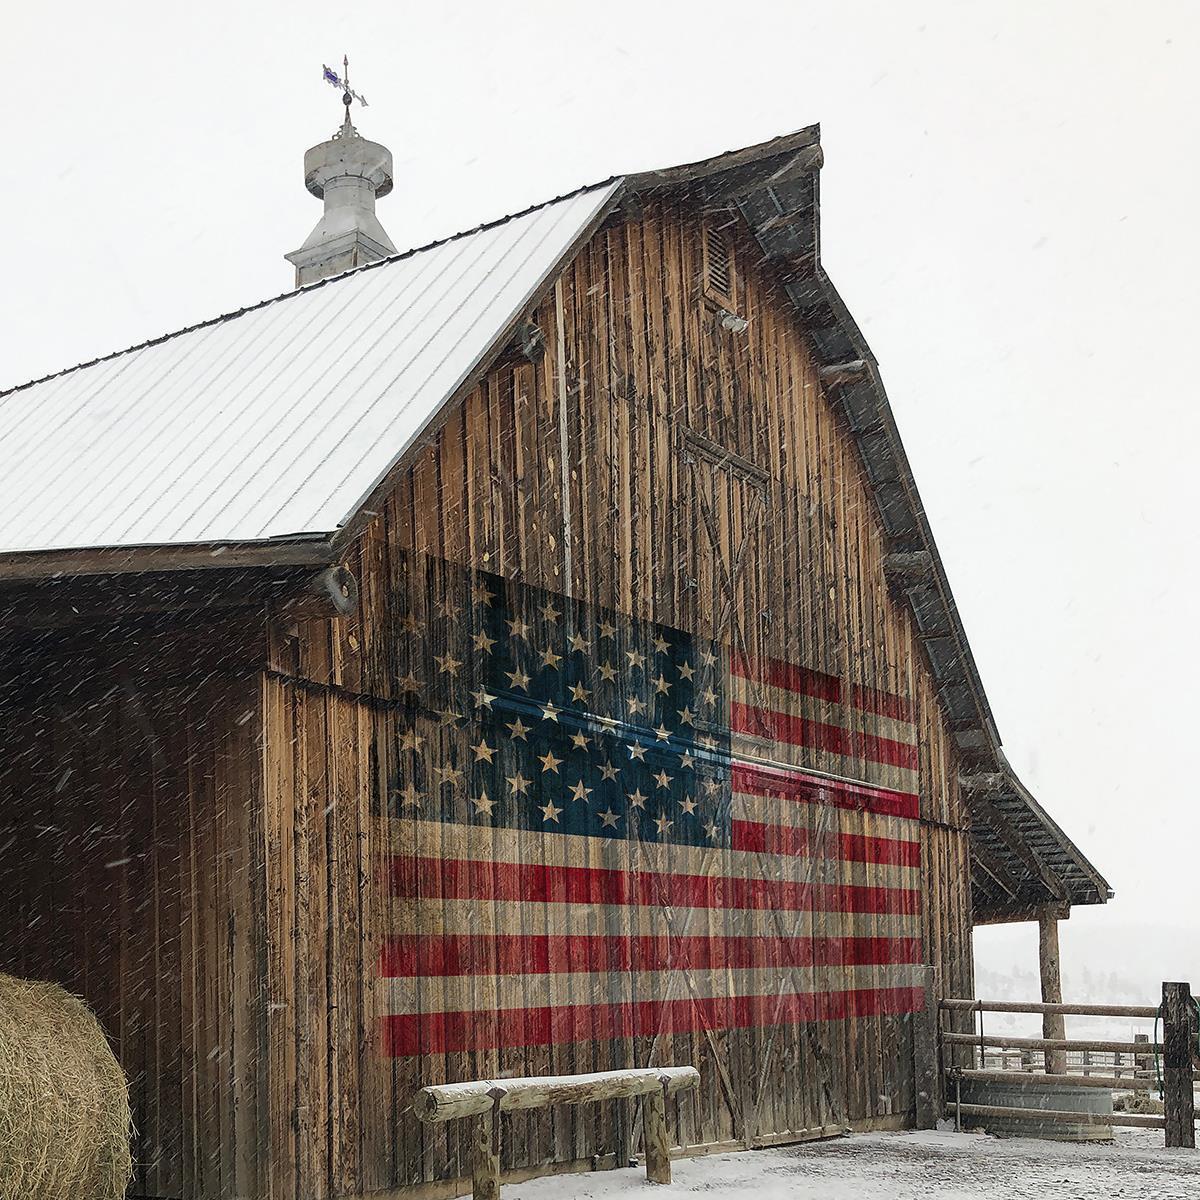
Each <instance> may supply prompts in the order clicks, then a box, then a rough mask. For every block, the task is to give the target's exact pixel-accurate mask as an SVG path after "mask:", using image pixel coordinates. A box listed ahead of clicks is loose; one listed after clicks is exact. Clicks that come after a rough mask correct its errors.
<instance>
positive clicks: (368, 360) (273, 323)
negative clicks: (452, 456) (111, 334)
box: [0, 182, 619, 553]
mask: <svg viewBox="0 0 1200 1200" xmlns="http://www.w3.org/2000/svg"><path fill="white" fill-rule="evenodd" d="M618 186H619V182H608V183H605V184H599V185H596V186H594V187H591V188H585V189H583V190H581V191H579V192H576V193H573V194H572V195H570V196H565V197H562V198H561V199H558V200H553V201H551V202H549V203H548V204H545V205H542V206H540V207H538V208H535V209H531V210H529V211H527V212H525V213H522V214H519V215H517V216H514V217H511V218H507V219H505V220H503V221H500V222H497V223H495V224H493V225H491V226H484V227H481V228H479V229H478V230H475V231H473V232H471V233H468V234H462V235H459V236H458V237H455V238H451V239H449V240H447V241H444V242H440V243H437V244H434V245H432V246H429V247H425V248H423V249H421V250H416V251H411V252H410V253H408V254H405V255H400V256H398V257H396V258H390V259H386V260H384V261H383V262H380V263H376V264H374V265H372V266H370V267H365V268H362V269H360V270H358V271H354V272H351V273H350V274H347V275H344V276H341V277H339V278H337V279H334V280H330V281H328V282H326V283H322V284H319V285H316V286H312V287H308V288H304V289H302V290H301V291H298V292H291V293H288V294H287V295H285V296H280V297H278V298H277V299H275V300H270V301H267V302H265V303H263V304H261V305H258V306H257V307H255V308H252V309H248V310H244V311H242V312H240V313H235V314H231V315H230V316H227V317H223V318H219V319H218V320H216V321H212V322H209V323H207V324H205V325H201V326H197V327H194V328H192V329H187V330H184V331H182V332H180V333H177V334H173V335H171V336H169V337H166V338H163V339H160V340H158V341H156V342H152V343H147V344H145V345H143V346H139V347H135V348H133V349H131V350H127V351H124V352H123V353H120V354H116V355H113V356H111V357H109V358H105V359H101V360H98V361H96V362H94V363H90V364H87V365H84V366H81V367H77V368H74V369H72V370H70V371H66V372H64V373H62V374H59V375H54V376H51V377H49V378H47V379H43V380H39V381H37V382H34V383H31V384H26V385H24V386H23V387H19V388H16V389H14V390H12V391H9V392H7V393H4V394H0V512H2V513H3V514H4V517H3V520H0V553H12V552H19V551H36V550H66V549H85V548H94V547H95V548H98V547H118V546H122V547H123V546H147V545H184V544H190V543H206V542H226V541H229V542H234V541H237V542H241V541H258V540H264V539H270V538H276V537H283V536H289V535H290V536H296V535H321V534H330V533H333V532H334V531H336V530H337V528H338V527H339V526H340V525H341V524H342V523H343V522H344V521H346V520H347V519H348V518H349V517H350V516H352V515H353V513H354V512H355V510H356V509H357V507H358V506H359V504H360V503H361V502H362V501H363V500H364V499H365V498H366V497H367V496H368V495H369V494H370V493H371V491H372V490H373V489H374V488H375V486H376V485H377V484H378V483H379V481H380V480H381V479H382V478H383V476H384V475H385V474H386V473H387V471H388V470H389V469H390V468H391V466H392V465H393V464H394V463H395V462H396V461H397V459H399V458H400V456H401V455H402V454H403V453H404V452H405V450H407V448H408V447H409V446H410V445H411V444H412V442H413V441H414V439H415V438H417V437H418V436H419V434H420V433H421V432H422V430H423V429H425V427H426V426H427V425H428V424H429V422H430V421H431V420H432V419H433V417H434V416H435V415H436V414H437V413H438V411H439V410H440V409H441V408H442V407H443V406H444V405H445V404H446V403H447V402H448V401H449V400H450V399H451V397H452V396H453V395H454V394H455V392H456V391H457V390H458V388H459V386H460V384H461V383H462V381H463V380H464V379H465V378H466V377H467V376H469V375H470V374H471V372H472V371H473V370H475V369H476V367H477V366H478V365H479V363H480V361H481V360H482V359H483V357H484V356H485V355H486V354H487V352H488V350H489V349H490V348H492V346H493V344H494V342H495V340H496V338H497V337H498V336H499V335H500V334H501V333H502V331H504V330H505V329H506V328H507V327H508V326H509V325H510V324H511V322H512V321H513V320H514V319H516V318H517V317H519V315H520V313H521V311H522V310H523V309H524V308H525V307H526V306H527V305H528V304H529V302H530V300H531V298H532V296H533V295H534V293H535V292H537V290H538V289H539V287H540V285H541V284H542V283H543V282H544V280H545V279H546V278H547V276H548V275H549V274H550V273H551V272H552V271H553V270H554V268H555V267H556V266H557V265H558V264H559V262H560V261H561V260H562V258H563V257H564V255H566V254H567V252H568V251H569V250H570V249H571V248H572V247H573V246H574V245H575V244H576V243H577V241H578V240H579V238H580V237H581V236H582V235H583V233H584V232H585V231H586V230H587V229H588V228H589V226H590V225H591V223H592V221H593V220H594V219H595V218H596V217H597V215H598V214H599V213H601V212H602V211H603V210H604V209H605V208H606V206H607V204H608V202H609V200H610V199H611V198H612V196H613V194H614V192H615V191H616V189H617V187H618Z"/></svg>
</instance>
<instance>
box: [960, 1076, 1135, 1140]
mask: <svg viewBox="0 0 1200 1200" xmlns="http://www.w3.org/2000/svg"><path fill="white" fill-rule="evenodd" d="M961 1087H962V1100H963V1105H964V1106H966V1105H968V1104H973V1105H982V1106H987V1107H992V1108H1037V1109H1044V1110H1047V1111H1050V1112H1058V1113H1061V1112H1078V1113H1079V1114H1080V1116H1081V1117H1082V1118H1083V1119H1082V1120H1081V1121H1080V1122H1079V1124H1073V1123H1071V1122H1067V1121H1061V1120H1052V1121H1044V1122H1043V1121H1039V1120H1038V1119H1037V1118H1036V1117H1034V1116H1030V1115H1028V1114H1023V1115H1020V1116H1012V1117H1006V1116H999V1115H996V1114H995V1113H990V1114H989V1115H988V1116H986V1117H969V1118H967V1123H969V1124H970V1125H972V1126H980V1125H982V1126H983V1128H985V1129H986V1130H987V1131H988V1133H993V1134H995V1135H996V1136H997V1137H1036V1138H1045V1139H1048V1140H1050V1141H1056V1142H1111V1141H1112V1138H1113V1131H1112V1126H1111V1125H1106V1124H1104V1123H1103V1120H1102V1119H1103V1118H1104V1117H1111V1116H1112V1115H1113V1104H1112V1093H1111V1092H1110V1091H1106V1090H1103V1089H1100V1088H1094V1087H1078V1086H1076V1085H1074V1084H1067V1083H1057V1082H1053V1081H1050V1080H1047V1079H1046V1077H1045V1076H1038V1075H1036V1074H1030V1076H1029V1079H1028V1082H1026V1081H1024V1080H1022V1081H1021V1082H1020V1083H1013V1082H1011V1081H1001V1080H992V1079H979V1078H974V1079H970V1078H965V1079H963V1080H962V1082H961ZM1097 1118H1100V1120H1097Z"/></svg>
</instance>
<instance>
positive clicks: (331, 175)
mask: <svg viewBox="0 0 1200 1200" xmlns="http://www.w3.org/2000/svg"><path fill="white" fill-rule="evenodd" d="M325 78H326V79H327V80H329V82H330V83H334V84H335V85H336V86H338V87H340V88H342V89H343V95H342V100H343V103H344V104H345V106H346V116H345V120H344V121H343V122H342V127H341V129H339V130H338V131H337V133H335V134H334V135H333V137H332V138H330V139H329V141H327V142H321V143H320V145H317V146H313V148H312V149H311V150H309V151H308V153H307V154H305V156H304V186H305V187H306V188H308V190H309V191H310V192H312V194H313V195H314V196H316V197H317V198H318V199H321V200H324V201H325V212H324V214H323V215H322V217H321V219H320V220H319V221H318V222H317V226H316V228H315V229H314V230H313V231H312V233H310V234H309V235H308V238H307V239H306V241H305V242H304V245H303V246H301V247H300V249H299V250H293V251H292V252H291V254H286V255H284V257H285V258H286V259H287V260H288V262H290V263H291V264H292V265H293V266H294V267H295V268H296V286H297V287H303V286H304V285H305V284H307V283H314V282H316V281H317V280H318V279H325V278H327V277H328V276H330V275H339V274H341V273H342V272H343V271H349V270H352V269H353V268H354V267H361V266H362V265H363V264H364V263H369V262H375V261H376V260H377V259H380V258H386V257H387V256H388V255H390V254H395V253H396V247H395V246H394V245H393V244H392V239H391V238H389V237H388V235H387V234H386V233H385V232H384V228H383V226H382V225H380V223H379V218H378V217H377V216H376V215H375V201H376V200H377V199H378V198H379V197H380V196H386V195H387V194H388V192H390V191H391V190H392V152H391V151H390V150H389V149H388V148H387V147H386V146H381V145H380V144H379V143H378V142H369V141H367V139H366V138H364V137H362V136H361V135H360V134H359V132H358V130H357V129H355V127H354V124H353V122H352V121H351V120H350V105H351V103H352V101H354V100H360V101H362V97H361V96H359V95H358V93H356V92H353V91H351V90H350V86H349V81H348V78H347V77H346V76H341V77H339V76H338V75H336V74H335V73H334V72H333V71H331V70H330V69H329V68H328V67H326V68H325ZM363 103H365V101H363Z"/></svg>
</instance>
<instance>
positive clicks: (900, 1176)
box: [501, 1130, 1200, 1200]
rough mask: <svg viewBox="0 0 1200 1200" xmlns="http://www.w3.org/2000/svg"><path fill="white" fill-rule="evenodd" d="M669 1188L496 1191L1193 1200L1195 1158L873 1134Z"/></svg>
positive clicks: (834, 1199)
mask: <svg viewBox="0 0 1200 1200" xmlns="http://www.w3.org/2000/svg"><path fill="white" fill-rule="evenodd" d="M673 1171H674V1182H673V1183H672V1184H671V1185H670V1187H655V1186H654V1185H653V1184H649V1183H647V1182H646V1178H645V1173H644V1172H643V1171H641V1170H626V1171H602V1172H597V1173H596V1174H594V1175H565V1176H564V1175H560V1176H556V1177H552V1178H548V1179H538V1180H534V1181H532V1182H530V1183H522V1184H505V1185H504V1187H503V1188H502V1189H501V1195H502V1197H504V1200H567V1198H568V1197H571V1198H573V1197H577V1196H578V1197H596V1198H597V1200H606V1198H608V1197H612V1198H613V1200H628V1198H629V1195H630V1193H632V1192H641V1193H642V1194H643V1196H644V1200H671V1198H672V1197H680V1196H693V1195H695V1194H697V1193H700V1194H703V1195H705V1196H706V1197H711V1198H712V1200H716V1198H717V1197H731V1198H732V1200H1110V1198H1113V1197H1129V1198H1131V1200H1132V1198H1135V1197H1137V1198H1144V1200H1184V1198H1185V1197H1186V1198H1188V1200H1195V1198H1196V1197H1198V1196H1200V1151H1192V1150H1165V1149H1163V1145H1162V1134H1161V1132H1159V1131H1158V1130H1130V1131H1124V1132H1121V1133H1119V1134H1118V1140H1117V1142H1116V1143H1115V1144H1113V1145H1086V1146H1071V1145H1062V1144H1060V1143H1057V1142H1041V1141H1027V1140H1023V1139H1011V1140H1001V1139H996V1138H990V1137H985V1136H983V1135H981V1134H970V1133H884V1134H864V1135H860V1136H855V1137H847V1138H837V1139H835V1140H832V1141H824V1142H810V1143H808V1144H807V1145H804V1146H797V1147H790V1148H788V1149H782V1150H751V1151H747V1152H745V1153H741V1154H714V1155H710V1156H708V1157H706V1158H691V1159H681V1160H678V1161H676V1162H675V1163H674V1164H673Z"/></svg>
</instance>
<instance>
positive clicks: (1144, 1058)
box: [1133, 1033, 1154, 1075]
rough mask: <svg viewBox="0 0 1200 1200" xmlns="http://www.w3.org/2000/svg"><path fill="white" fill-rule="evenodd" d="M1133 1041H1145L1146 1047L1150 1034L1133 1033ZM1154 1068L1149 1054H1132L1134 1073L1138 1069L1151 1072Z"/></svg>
mask: <svg viewBox="0 0 1200 1200" xmlns="http://www.w3.org/2000/svg"><path fill="white" fill-rule="evenodd" d="M1133 1040H1134V1041H1135V1042H1145V1043H1146V1046H1147V1049H1149V1045H1150V1035H1149V1034H1148V1033H1135V1034H1134V1035H1133ZM1153 1070H1154V1059H1153V1058H1152V1057H1151V1056H1150V1055H1149V1054H1135V1055H1134V1056H1133V1071H1134V1074H1135V1075H1136V1074H1137V1072H1138V1071H1145V1072H1151V1071H1153Z"/></svg>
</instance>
